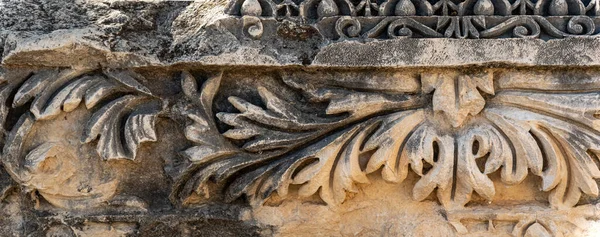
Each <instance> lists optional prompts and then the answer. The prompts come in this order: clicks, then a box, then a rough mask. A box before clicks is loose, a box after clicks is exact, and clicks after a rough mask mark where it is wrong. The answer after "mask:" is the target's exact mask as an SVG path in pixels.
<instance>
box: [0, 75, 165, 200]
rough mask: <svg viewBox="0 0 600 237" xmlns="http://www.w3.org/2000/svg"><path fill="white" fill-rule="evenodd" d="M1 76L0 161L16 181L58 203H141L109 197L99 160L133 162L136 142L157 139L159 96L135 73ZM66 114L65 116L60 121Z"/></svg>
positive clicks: (111, 190)
mask: <svg viewBox="0 0 600 237" xmlns="http://www.w3.org/2000/svg"><path fill="white" fill-rule="evenodd" d="M3 79H4V81H3V82H2V85H1V89H0V94H1V97H0V101H2V106H1V111H2V114H1V115H2V116H1V119H0V123H2V124H3V126H4V127H5V128H9V130H10V132H9V133H8V136H7V137H5V138H4V140H3V141H2V142H3V145H4V149H3V151H2V161H3V164H4V167H6V169H7V171H8V172H9V174H10V175H11V176H12V177H13V179H14V180H15V181H16V182H17V183H19V184H20V185H21V186H22V187H24V188H25V190H26V191H28V192H31V193H34V194H39V195H40V196H41V197H42V198H43V199H45V200H46V201H48V202H49V203H50V204H52V205H53V206H55V207H60V208H69V209H82V208H92V207H97V206H103V205H104V206H105V205H106V204H107V203H111V202H113V203H120V204H116V205H122V204H123V203H126V202H124V200H130V202H129V204H125V205H126V206H127V205H130V206H134V207H135V208H142V209H143V208H145V204H144V203H143V202H142V201H141V200H139V199H137V198H136V197H121V196H119V195H117V193H116V190H117V183H118V180H117V177H116V175H115V173H114V172H109V171H107V170H105V168H106V167H104V166H102V165H101V164H100V163H99V162H102V161H101V160H115V159H125V160H133V159H134V158H135V157H136V154H137V149H138V146H139V145H140V144H141V143H144V142H149V141H155V140H156V139H157V137H156V133H155V131H154V124H155V120H156V116H157V114H158V112H159V111H160V109H161V106H160V103H161V101H160V99H157V98H156V97H154V96H153V95H152V94H151V92H150V91H149V90H148V89H147V88H146V87H144V86H143V85H142V84H140V83H139V81H138V80H143V78H142V77H141V75H139V74H136V73H134V72H131V71H123V70H112V69H105V70H104V71H101V70H95V69H42V70H39V71H26V70H25V71H22V70H7V71H6V72H5V73H4V74H3ZM83 111H85V112H83ZM9 114H10V115H11V116H10V117H9V116H8V115H9ZM67 115H68V116H69V117H70V119H72V120H73V121H66V120H67ZM71 116H72V117H71ZM13 120H14V121H13ZM63 120H65V121H63ZM90 159H94V160H93V161H90ZM96 159H97V160H96Z"/></svg>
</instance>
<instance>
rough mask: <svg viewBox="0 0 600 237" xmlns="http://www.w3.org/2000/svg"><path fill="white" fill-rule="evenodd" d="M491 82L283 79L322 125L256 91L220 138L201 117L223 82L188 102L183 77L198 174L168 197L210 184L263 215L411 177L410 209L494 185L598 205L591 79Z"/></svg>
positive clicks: (449, 203)
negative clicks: (268, 206) (267, 204)
mask: <svg viewBox="0 0 600 237" xmlns="http://www.w3.org/2000/svg"><path fill="white" fill-rule="evenodd" d="M497 74H498V73H494V72H493V71H486V70H481V71H470V72H461V71H458V70H443V71H439V72H436V71H434V72H420V73H417V74H414V73H410V72H407V73H405V74H403V73H395V74H392V73H388V74H385V75H384V76H374V77H373V78H371V79H370V80H371V81H370V82H364V81H361V80H360V79H353V77H357V78H360V76H357V75H356V74H352V73H346V74H345V73H341V72H339V73H333V74H328V75H313V74H311V73H301V72H293V73H283V74H282V80H283V82H284V83H285V84H287V85H288V86H289V87H291V88H295V89H298V90H300V91H302V92H303V95H304V96H305V97H306V99H307V101H308V102H306V103H326V104H328V106H327V108H326V109H325V111H324V115H317V114H314V113H307V112H304V111H303V109H302V106H301V105H299V104H298V102H297V101H290V100H287V99H285V98H286V97H284V96H282V95H280V94H278V92H276V91H272V90H269V89H267V88H265V87H259V88H257V90H258V93H259V95H260V98H261V100H262V104H264V106H259V105H256V104H254V103H251V102H249V101H248V100H246V99H243V98H239V97H235V96H232V97H229V99H228V100H229V103H231V104H232V105H233V106H234V107H235V108H236V109H237V110H238V111H239V112H235V113H231V112H218V113H215V114H216V118H218V120H219V121H220V122H222V123H224V124H227V125H228V126H229V127H230V129H229V130H226V131H224V132H223V131H219V129H218V128H217V126H216V124H217V123H218V121H216V120H214V116H213V115H212V114H213V112H212V109H211V106H210V101H211V100H212V99H211V98H212V97H213V96H214V95H215V94H216V93H217V90H218V84H219V83H218V81H219V80H220V79H219V78H220V77H219V76H217V77H214V78H212V79H209V80H208V81H206V82H205V83H204V86H203V87H202V89H199V92H196V90H197V89H196V88H197V87H196V86H195V85H194V83H195V79H193V78H192V77H190V75H189V74H184V88H191V89H186V90H188V92H187V93H186V95H188V97H190V99H191V100H193V101H197V103H198V104H199V105H202V106H200V107H199V108H203V109H200V110H199V111H196V112H194V113H190V114H189V115H188V116H189V117H190V118H191V119H192V120H193V121H195V122H194V123H193V124H192V125H190V126H189V127H188V128H187V132H186V135H187V137H188V139H190V140H191V141H193V142H195V143H197V144H198V146H195V147H192V148H190V149H188V150H187V151H185V154H186V156H187V157H188V158H189V159H190V160H191V161H192V162H193V163H194V164H195V165H194V167H196V168H194V169H193V170H194V172H195V174H194V175H193V177H188V178H189V179H188V180H187V181H186V180H182V182H181V185H182V186H180V188H179V189H177V190H176V192H175V193H174V195H175V196H174V197H175V198H177V197H179V198H183V199H185V198H186V197H188V195H190V194H191V193H196V194H199V196H201V197H204V198H206V197H209V196H210V191H209V190H211V188H214V186H211V185H210V183H212V181H211V180H213V181H215V182H216V184H217V187H220V188H222V189H223V190H225V199H226V200H229V201H231V200H235V199H237V198H238V197H240V196H241V195H246V196H248V197H249V198H251V199H250V200H251V201H253V202H255V203H259V204H260V203H262V201H264V199H266V198H268V197H270V196H271V195H273V194H274V193H276V194H277V195H278V196H279V197H286V196H287V195H288V193H289V188H290V186H295V187H298V188H299V191H298V194H299V195H300V196H312V195H315V194H316V195H318V196H319V197H320V198H321V199H322V200H323V201H324V202H326V203H328V204H330V205H336V204H339V203H342V202H344V201H345V200H346V199H347V193H348V192H356V191H357V186H356V185H358V184H368V183H369V178H367V175H369V174H372V173H380V174H381V176H382V177H383V179H384V180H386V181H389V182H393V183H400V182H403V181H404V180H405V179H406V177H407V175H408V173H409V172H411V171H412V172H414V173H416V174H417V175H418V176H420V178H419V180H418V181H417V182H416V183H415V185H414V187H413V189H412V196H413V198H414V199H416V200H423V199H425V198H427V197H428V196H429V195H430V194H431V193H433V192H435V193H437V197H438V200H439V201H440V202H441V203H442V204H443V205H444V206H445V207H446V208H448V209H455V208H461V207H463V206H464V205H465V204H466V203H468V202H469V201H470V199H471V196H472V194H473V192H475V193H477V194H478V195H479V196H481V197H483V198H485V199H488V200H493V198H494V196H495V192H496V191H495V187H494V182H495V181H494V180H492V179H491V178H490V177H489V175H490V174H492V173H499V174H500V181H501V182H503V183H505V184H508V185H513V184H518V183H521V182H522V181H523V180H524V179H525V178H526V177H527V176H528V175H533V176H538V177H540V178H541V180H542V183H541V187H542V190H543V191H546V192H549V193H550V196H549V202H550V205H551V206H553V207H555V208H559V209H562V208H569V207H572V206H575V205H576V204H577V203H578V202H579V200H580V197H581V195H583V194H586V195H591V196H597V195H598V186H597V183H596V181H595V179H597V178H600V170H599V167H598V165H597V164H598V162H599V161H598V152H600V147H599V144H600V132H599V131H598V129H597V128H596V127H597V126H596V125H595V124H596V123H597V121H596V120H597V118H596V117H595V116H594V114H595V113H596V111H597V110H598V109H599V108H598V107H597V106H596V105H597V104H598V103H597V97H598V92H597V91H596V89H600V80H599V79H598V78H600V77H592V78H591V79H590V80H589V81H586V82H580V81H577V80H572V81H568V82H564V81H562V82H561V83H562V85H564V88H567V91H565V90H563V89H561V88H556V87H555V85H557V84H556V82H557V80H560V79H558V78H557V77H556V76H553V75H550V74H542V75H536V78H538V79H539V80H538V81H537V83H526V82H523V81H520V79H514V78H511V76H512V75H511V74H510V73H508V74H499V75H500V76H499V77H498V76H496V77H495V76H494V75H497ZM517 78H522V77H517ZM586 85H587V86H589V87H586ZM590 90H591V91H590ZM225 138H226V139H225ZM225 180H228V181H225ZM186 183H187V184H186ZM192 183H193V184H196V186H194V185H192V186H190V184H192ZM188 201H189V200H188Z"/></svg>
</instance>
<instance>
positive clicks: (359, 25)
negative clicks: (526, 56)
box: [227, 0, 600, 40]
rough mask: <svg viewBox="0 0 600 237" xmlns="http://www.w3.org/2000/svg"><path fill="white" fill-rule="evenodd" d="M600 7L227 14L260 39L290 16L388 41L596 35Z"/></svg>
mask: <svg viewBox="0 0 600 237" xmlns="http://www.w3.org/2000/svg"><path fill="white" fill-rule="evenodd" d="M281 4H283V5H284V6H290V7H283V6H281ZM270 6H277V7H270ZM291 6H294V7H291ZM367 6H368V7H367ZM281 7H283V8H284V9H288V8H289V9H297V11H298V12H299V15H297V14H295V13H294V14H289V13H288V12H290V11H287V10H286V11H283V12H286V13H285V14H284V15H281V14H280V13H279V12H280V11H279V10H276V9H280V8H281ZM248 9H254V10H252V11H250V10H248ZM598 9H600V8H599V7H598V6H597V1H590V2H582V1H580V0H543V1H537V2H531V1H527V0H517V1H509V0H502V1H490V0H477V1H476V0H468V1H460V2H456V1H450V0H439V1H433V2H431V1H424V0H385V1H352V0H322V1H321V0H307V1H300V2H291V1H289V2H288V1H285V3H280V4H278V3H275V2H272V1H271V0H260V1H259V0H248V1H241V0H237V1H232V2H231V4H230V8H229V10H228V11H227V12H228V13H229V14H231V15H233V16H243V17H244V29H245V31H246V32H248V30H247V29H248V24H249V23H248V20H247V18H252V19H253V20H252V21H251V22H252V25H253V26H257V29H261V30H259V31H256V29H254V28H253V30H255V32H254V33H252V34H250V33H249V34H250V35H251V36H250V37H251V38H254V39H258V38H260V36H261V34H262V27H263V24H264V23H265V22H269V20H270V19H272V18H273V17H274V18H275V19H279V18H280V17H286V18H288V19H289V20H297V19H301V22H308V23H311V24H313V25H314V26H315V27H316V28H318V29H319V30H320V32H321V33H322V34H323V35H324V36H327V37H330V38H332V39H335V40H340V39H341V40H347V39H358V40H373V39H379V40H382V39H390V38H397V37H412V38H442V37H445V38H483V39H489V38H499V37H516V38H546V37H548V38H564V37H574V36H596V35H597V34H598V33H599V32H597V29H596V25H597V24H598V19H597V16H598V14H599V11H598ZM557 16H560V17H557ZM373 22H377V23H376V24H373ZM348 23H351V24H348ZM271 24H273V23H271ZM344 26H345V27H344ZM346 27H352V28H351V29H346ZM347 30H348V31H347ZM258 32H260V33H258Z"/></svg>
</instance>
